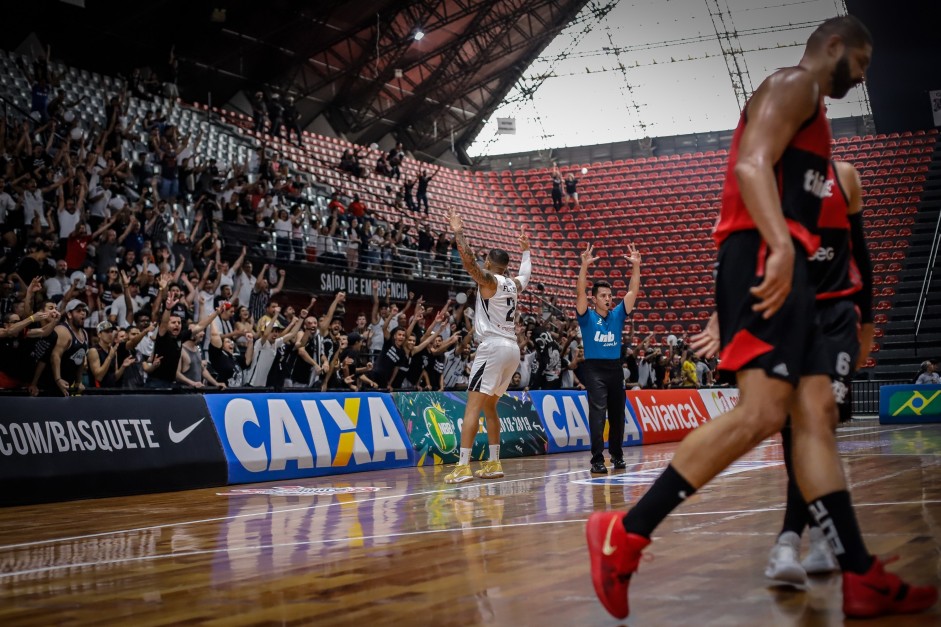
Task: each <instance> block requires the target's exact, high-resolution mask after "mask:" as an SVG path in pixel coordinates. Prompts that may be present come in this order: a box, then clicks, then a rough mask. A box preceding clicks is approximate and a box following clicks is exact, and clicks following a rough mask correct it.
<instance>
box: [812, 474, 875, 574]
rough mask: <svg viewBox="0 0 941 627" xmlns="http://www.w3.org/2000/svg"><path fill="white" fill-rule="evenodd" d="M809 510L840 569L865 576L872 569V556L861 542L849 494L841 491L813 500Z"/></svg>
mask: <svg viewBox="0 0 941 627" xmlns="http://www.w3.org/2000/svg"><path fill="white" fill-rule="evenodd" d="M809 509H810V513H811V515H812V516H813V517H814V518H815V519H816V521H817V524H818V525H819V526H820V529H821V530H823V534H824V535H825V536H826V538H827V541H828V542H829V543H830V547H831V548H832V549H833V553H834V555H836V559H837V561H838V562H840V570H843V571H850V572H853V573H857V574H860V575H862V574H864V573H866V571H868V570H869V567H870V566H872V556H871V555H869V552H868V551H867V550H866V545H865V544H864V543H863V536H862V533H860V531H859V523H858V522H856V512H855V511H853V503H852V501H851V499H850V493H849V492H848V491H846V490H840V491H839V492H833V493H831V494H826V495H824V496H821V497H820V498H819V499H817V500H816V501H813V502H812V503H811V504H810V507H809Z"/></svg>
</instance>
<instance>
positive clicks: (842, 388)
mask: <svg viewBox="0 0 941 627" xmlns="http://www.w3.org/2000/svg"><path fill="white" fill-rule="evenodd" d="M817 325H818V326H819V327H820V331H821V334H822V336H823V341H822V348H821V350H820V352H821V353H822V354H823V356H824V358H825V363H826V364H827V374H829V375H830V379H831V380H832V381H833V397H834V399H835V400H836V406H837V409H838V410H839V412H840V422H846V421H847V420H849V419H850V418H851V417H852V415H851V406H852V402H851V399H850V390H851V389H852V384H851V381H852V380H853V371H854V370H855V368H856V358H857V357H858V356H859V310H858V309H857V308H856V304H855V303H853V302H852V301H849V300H845V299H837V300H818V301H817Z"/></svg>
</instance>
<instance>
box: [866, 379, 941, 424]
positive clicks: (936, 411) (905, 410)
mask: <svg viewBox="0 0 941 627" xmlns="http://www.w3.org/2000/svg"><path fill="white" fill-rule="evenodd" d="M926 422H941V385H883V386H882V387H881V388H880V389H879V424H918V423H926Z"/></svg>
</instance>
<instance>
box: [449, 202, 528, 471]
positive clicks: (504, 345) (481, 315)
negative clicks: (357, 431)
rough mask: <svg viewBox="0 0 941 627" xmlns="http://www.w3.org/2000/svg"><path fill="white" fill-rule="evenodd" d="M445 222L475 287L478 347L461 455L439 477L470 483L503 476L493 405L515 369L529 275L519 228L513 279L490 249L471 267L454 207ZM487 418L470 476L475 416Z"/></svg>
mask: <svg viewBox="0 0 941 627" xmlns="http://www.w3.org/2000/svg"><path fill="white" fill-rule="evenodd" d="M449 218H450V221H451V229H452V230H453V231H454V238H455V240H456V241H457V249H458V252H460V254H461V262H462V263H463V264H464V269H465V270H467V273H468V274H469V275H470V276H471V278H472V279H474V281H475V282H476V283H477V307H476V310H475V312H474V333H475V335H476V338H477V340H479V341H480V346H479V347H478V348H477V355H476V356H475V357H474V364H473V366H472V367H471V376H470V382H469V383H468V384H467V407H466V409H465V410H464V424H463V425H462V426H461V457H460V460H459V461H458V464H457V466H455V468H454V470H453V471H451V472H450V473H448V475H447V476H446V477H445V478H444V480H445V482H446V483H463V482H465V481H472V480H473V479H474V475H476V476H477V477H480V478H481V479H496V478H499V477H502V476H503V467H502V466H501V465H500V418H499V416H497V401H499V400H500V397H501V396H503V393H504V392H506V389H507V387H509V385H510V380H511V379H512V378H513V373H514V372H516V369H517V368H518V367H519V363H520V349H519V346H518V345H517V343H516V302H517V298H518V297H519V294H520V293H521V292H522V291H523V290H524V289H526V285H527V284H528V283H529V276H530V274H531V273H532V262H531V261H530V258H529V238H528V237H526V233H525V231H523V230H520V236H519V243H520V249H522V251H523V258H522V260H521V261H520V273H519V276H517V277H516V278H508V277H506V276H504V274H505V273H506V267H507V265H508V264H509V263H510V254H509V253H508V252H506V251H505V250H502V249H500V248H493V249H491V250H490V253H489V254H488V255H487V261H486V262H485V263H484V265H483V267H481V266H479V265H477V257H476V256H475V255H474V251H473V250H471V247H470V246H469V245H468V243H467V240H466V239H465V238H464V223H463V221H462V220H461V216H460V215H458V213H457V211H455V209H454V208H452V209H451V211H450V214H449ZM481 410H483V412H484V418H486V420H487V441H488V443H489V444H490V458H489V459H488V460H487V461H485V462H483V464H482V466H481V468H480V470H478V471H477V472H476V473H474V474H471V471H470V456H471V449H472V448H473V447H474V439H475V438H476V437H477V429H478V427H479V425H480V412H481Z"/></svg>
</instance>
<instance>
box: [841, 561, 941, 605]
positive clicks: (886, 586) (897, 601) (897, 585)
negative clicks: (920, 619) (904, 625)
mask: <svg viewBox="0 0 941 627" xmlns="http://www.w3.org/2000/svg"><path fill="white" fill-rule="evenodd" d="M896 559H898V558H897V557H893V558H890V559H888V560H886V564H890V563H892V562H894V561H895V560H896ZM937 600H938V589H937V588H935V587H934V586H910V585H908V584H907V583H905V582H904V581H902V580H901V579H900V578H899V577H898V575H896V574H894V573H889V572H886V571H885V564H883V563H882V562H881V561H880V560H879V558H874V559H873V561H872V566H870V567H869V571H868V572H867V573H866V574H864V575H857V574H856V573H851V572H844V573H843V613H844V614H846V616H848V617H851V618H872V617H874V616H883V615H885V614H914V613H916V612H921V611H924V610H926V609H928V608H929V607H931V606H932V605H934V604H935V603H936V602H937Z"/></svg>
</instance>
